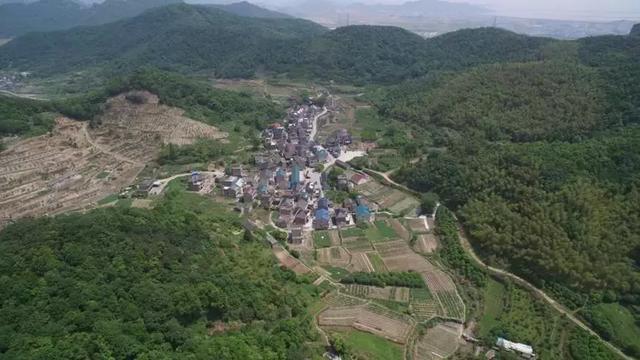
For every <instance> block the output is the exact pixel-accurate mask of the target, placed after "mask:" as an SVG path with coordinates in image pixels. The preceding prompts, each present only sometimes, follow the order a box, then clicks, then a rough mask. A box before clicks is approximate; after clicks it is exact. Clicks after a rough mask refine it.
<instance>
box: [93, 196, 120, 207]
mask: <svg viewBox="0 0 640 360" xmlns="http://www.w3.org/2000/svg"><path fill="white" fill-rule="evenodd" d="M114 201H118V194H111V195H109V196H106V197H104V198H102V199H101V200H98V205H106V204H110V203H112V202H114Z"/></svg>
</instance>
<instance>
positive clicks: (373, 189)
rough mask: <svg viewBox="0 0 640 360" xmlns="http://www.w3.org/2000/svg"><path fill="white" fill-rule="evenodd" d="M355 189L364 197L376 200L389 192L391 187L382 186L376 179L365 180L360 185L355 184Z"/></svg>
mask: <svg viewBox="0 0 640 360" xmlns="http://www.w3.org/2000/svg"><path fill="white" fill-rule="evenodd" d="M356 190H357V191H358V192H359V193H361V194H362V195H364V196H365V197H367V198H369V199H371V200H373V201H376V199H380V198H383V197H384V196H386V195H387V194H389V193H391V191H392V190H393V189H391V188H390V187H387V186H384V185H382V184H380V183H379V182H377V181H367V182H366V183H364V184H362V185H358V186H356Z"/></svg>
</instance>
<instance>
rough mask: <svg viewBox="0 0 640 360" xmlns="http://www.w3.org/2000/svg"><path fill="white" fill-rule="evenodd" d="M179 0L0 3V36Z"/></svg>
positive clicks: (91, 21)
mask: <svg viewBox="0 0 640 360" xmlns="http://www.w3.org/2000/svg"><path fill="white" fill-rule="evenodd" d="M177 2H181V0H106V1H104V2H103V3H99V4H94V5H93V6H91V7H87V6H83V5H81V4H79V3H78V2H75V1H73V0H40V1H36V2H33V3H9V4H3V5H0V37H4V38H11V37H15V36H19V35H23V34H26V33H28V32H32V31H54V30H63V29H69V28H72V27H75V26H79V25H99V24H105V23H108V22H113V21H116V20H120V19H123V18H128V17H133V16H137V15H140V14H141V13H142V12H144V11H146V10H148V9H151V8H154V7H159V6H165V5H168V4H172V3H177Z"/></svg>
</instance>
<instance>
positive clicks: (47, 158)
mask: <svg viewBox="0 0 640 360" xmlns="http://www.w3.org/2000/svg"><path fill="white" fill-rule="evenodd" d="M138 95H139V96H138V98H141V99H143V103H141V104H135V103H133V102H130V101H128V100H127V99H126V97H125V95H120V96H117V97H115V98H112V99H109V100H108V101H107V104H106V110H105V112H104V114H103V115H101V116H100V117H99V118H98V121H97V122H96V123H97V124H98V125H96V126H95V127H94V128H90V127H89V126H88V123H86V122H79V121H75V120H71V119H68V118H64V117H60V118H58V119H56V124H55V126H54V129H53V130H52V131H51V132H50V133H49V134H47V135H43V136H39V137H34V138H30V139H25V140H21V141H17V142H15V143H13V144H11V145H10V146H9V148H8V149H7V150H5V151H3V152H2V153H0V227H1V226H3V225H5V224H6V223H8V222H11V221H12V220H15V219H19V218H23V217H36V216H42V215H52V214H59V213H62V212H65V211H70V210H81V209H86V208H91V207H93V206H95V205H96V202H97V201H98V200H100V199H102V198H104V197H105V196H107V195H109V194H113V193H116V192H119V191H120V190H121V189H122V188H123V187H126V186H128V185H130V184H132V182H133V181H134V180H135V179H136V177H137V175H138V174H139V173H140V171H141V170H142V169H143V168H144V164H145V163H146V162H148V161H150V160H153V159H155V158H156V157H157V156H158V154H159V151H160V149H161V146H162V144H163V143H175V144H188V143H191V142H193V141H195V140H196V139H197V138H200V137H204V138H211V139H223V138H224V137H226V134H224V133H222V132H220V131H219V130H217V129H216V128H214V127H212V126H209V125H206V124H203V123H200V122H197V121H194V120H191V119H188V118H186V117H184V116H183V111H182V110H180V109H176V108H171V107H168V106H165V105H160V104H159V103H158V98H157V97H156V96H155V95H152V94H149V93H138Z"/></svg>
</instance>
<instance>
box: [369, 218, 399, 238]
mask: <svg viewBox="0 0 640 360" xmlns="http://www.w3.org/2000/svg"><path fill="white" fill-rule="evenodd" d="M365 232H366V235H367V239H369V240H371V241H373V242H383V241H389V240H393V239H395V238H397V237H398V234H396V232H395V230H393V228H391V227H390V226H389V224H387V223H386V222H385V221H383V220H378V221H376V222H374V225H373V226H370V227H369V228H367V230H366V231H365Z"/></svg>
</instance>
